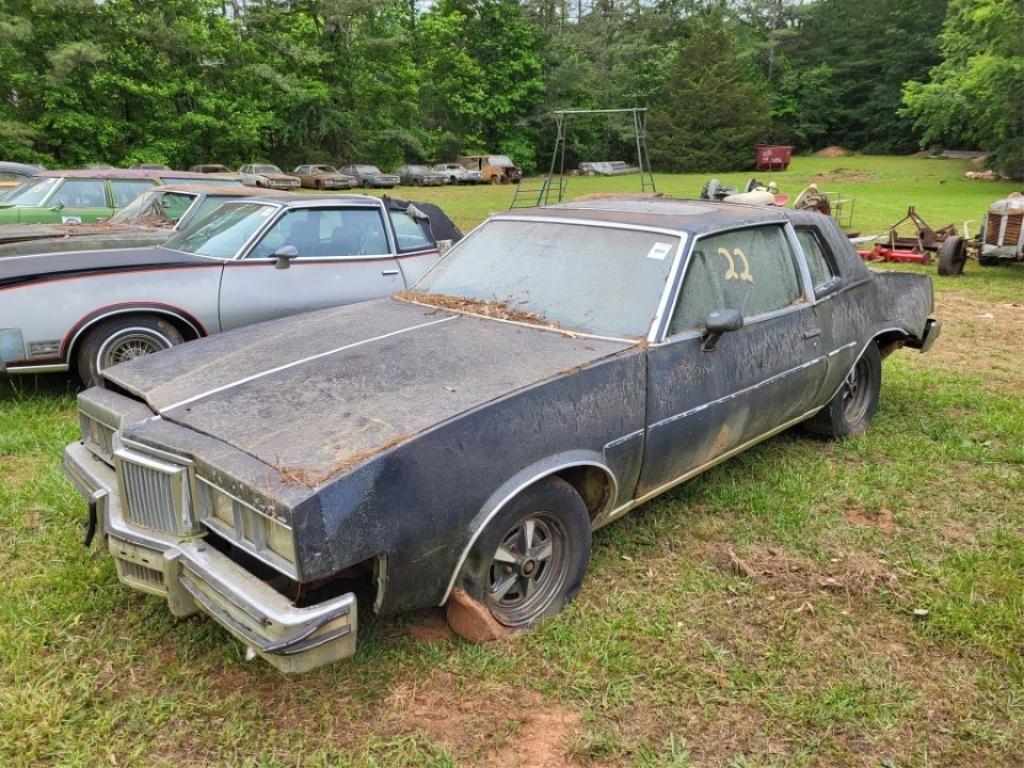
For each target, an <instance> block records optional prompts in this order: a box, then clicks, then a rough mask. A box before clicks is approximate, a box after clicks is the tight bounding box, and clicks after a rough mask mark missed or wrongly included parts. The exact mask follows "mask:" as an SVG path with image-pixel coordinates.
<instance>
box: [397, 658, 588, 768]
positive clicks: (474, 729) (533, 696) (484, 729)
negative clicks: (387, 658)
mask: <svg viewBox="0 0 1024 768" xmlns="http://www.w3.org/2000/svg"><path fill="white" fill-rule="evenodd" d="M383 710H384V711H386V712H390V713H392V714H391V715H389V716H387V717H386V718H385V722H384V723H383V725H386V726H387V730H388V732H395V731H399V732H420V733H423V734H425V735H426V736H427V737H428V738H429V739H430V741H431V742H432V743H434V744H437V745H439V746H442V747H445V748H447V749H449V750H450V751H451V752H452V753H453V754H456V755H460V756H464V757H465V758H466V764H468V765H482V766H493V768H499V766H500V767H502V768H503V767H504V766H509V765H515V766H518V767H519V768H562V766H570V765H573V762H572V760H571V756H570V752H569V746H570V743H571V741H572V738H573V737H574V736H575V735H577V734H579V733H580V732H581V731H582V726H581V719H580V716H579V714H577V713H576V712H573V711H571V710H567V709H565V708H563V707H560V706H558V705H555V704H552V703H551V702H548V701H546V700H545V699H544V698H543V697H542V696H541V695H540V694H539V693H537V692H535V691H529V690H527V691H524V690H522V689H512V688H509V687H507V686H499V685H494V684H488V683H486V682H483V681H481V682H480V683H478V684H476V685H474V686H466V685H465V680H464V679H462V678H458V677H456V676H455V675H452V674H449V673H437V674H434V675H432V676H431V677H430V678H428V679H427V680H426V681H422V682H421V683H420V684H419V685H417V684H415V683H410V684H407V685H400V686H398V687H396V688H395V689H394V690H393V691H392V692H391V694H390V695H389V696H388V697H387V699H386V701H385V702H384V706H383Z"/></svg>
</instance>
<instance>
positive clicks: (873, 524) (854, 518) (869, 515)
mask: <svg viewBox="0 0 1024 768" xmlns="http://www.w3.org/2000/svg"><path fill="white" fill-rule="evenodd" d="M843 517H845V518H846V521H847V522H850V523H853V524H854V525H859V526H862V527H864V528H881V529H882V530H883V531H885V532H886V533H892V532H893V531H895V530H896V528H897V526H896V521H895V520H894V519H893V516H892V512H890V511H889V510H888V509H847V510H844V512H843Z"/></svg>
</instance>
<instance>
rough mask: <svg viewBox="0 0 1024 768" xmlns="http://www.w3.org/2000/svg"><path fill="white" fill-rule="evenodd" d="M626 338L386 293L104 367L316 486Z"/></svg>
mask: <svg viewBox="0 0 1024 768" xmlns="http://www.w3.org/2000/svg"><path fill="white" fill-rule="evenodd" d="M631 346H632V344H631V343H630V342H625V341H609V340H603V339H593V338H588V337H577V336H572V335H569V334H564V333H560V332H558V331H553V330H548V329H541V328H532V327H527V326H522V325H518V324H513V323H508V322H502V321H499V320H491V319H487V318H480V317H474V316H469V315H463V314H457V313H452V312H448V311H445V310H440V309H435V308H431V307H424V306H420V305H416V304H410V303H407V302H403V301H400V300H398V299H394V298H387V299H380V300H377V301H371V302H366V303H363V304H353V305H348V306H344V307H336V308H332V309H327V310H320V311H318V312H312V313H308V314H304V315H296V316H293V317H289V318H284V319H281V320H276V321H271V322H267V323H261V324H257V325H252V326H247V327H245V328H241V329H238V330H236V331H232V332H230V333H226V334H220V335H219V336H215V337H211V338H208V339H203V340H200V341H198V342H193V343H189V344H186V345H184V346H182V347H175V348H172V349H170V350H167V351H165V352H162V353H160V354H158V355H153V356H151V357H146V358H139V359H137V360H134V361H132V362H130V363H126V364H124V365H120V366H117V367H115V368H112V369H110V370H108V371H106V372H105V376H106V378H107V379H109V380H110V381H111V382H113V383H114V384H115V385H117V386H118V387H121V388H122V389H124V390H127V391H129V392H131V393H133V394H135V395H136V396H138V397H141V398H142V399H144V400H145V401H146V402H147V403H148V405H149V406H150V407H151V408H152V409H153V410H154V411H155V412H156V413H158V414H159V415H160V416H161V417H162V418H163V419H165V420H167V421H171V422H174V423H177V424H180V425H182V426H186V427H189V428H191V429H193V430H196V431H198V432H202V433H204V434H206V435H209V436H211V437H214V438H217V439H218V440H221V441H223V442H225V443H227V444H229V445H232V446H234V447H236V448H238V449H240V450H242V451H244V452H245V453H247V454H249V455H251V456H253V457H255V458H257V459H259V460H261V461H263V462H264V463H266V464H268V465H270V466H272V467H274V468H275V469H277V470H278V471H279V472H280V473H281V474H282V475H284V476H286V477H289V478H293V479H296V480H297V481H299V482H303V483H305V484H306V485H309V486H311V487H312V486H316V485H319V484H321V483H323V482H324V481H326V480H327V479H329V478H331V477H334V476H337V475H340V474H342V473H344V472H345V471H348V470H349V469H351V468H353V467H355V466H357V465H359V464H362V463H363V462H366V461H369V460H370V459H372V458H373V457H375V456H376V455H377V454H379V453H382V452H384V451H386V450H388V449H389V448H391V447H394V446H397V445H399V444H401V443H403V442H405V441H407V440H409V439H411V438H413V437H415V436H416V435H417V434H419V433H421V432H423V431H425V430H428V429H430V428H431V427H434V426H436V425H438V424H440V423H442V422H444V421H446V420H448V419H450V418H452V417H455V416H457V415H459V414H460V413H464V412H466V411H470V410H473V409H475V408H478V407H480V406H482V405H484V404H485V403H488V402H490V401H493V400H496V399H498V398H501V397H504V396H506V395H508V394H510V393H512V392H515V391H517V390H521V389H523V388H525V387H529V386H531V385H533V384H536V383H538V382H541V381H544V380H546V379H550V378H553V377H556V376H558V375H560V374H566V373H569V372H572V371H574V370H576V369H578V368H581V367H583V366H585V365H587V364H589V363H591V362H593V361H595V360H598V359H600V358H602V357H605V356H608V355H612V354H615V353H616V352H619V351H622V350H625V349H628V348H629V347H631Z"/></svg>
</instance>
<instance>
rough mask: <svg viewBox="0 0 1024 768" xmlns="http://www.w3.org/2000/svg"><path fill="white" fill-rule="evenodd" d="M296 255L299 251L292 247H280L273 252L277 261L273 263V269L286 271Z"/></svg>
mask: <svg viewBox="0 0 1024 768" xmlns="http://www.w3.org/2000/svg"><path fill="white" fill-rule="evenodd" d="M298 255H299V249H298V248H296V247H295V246H294V245H282V246H281V247H280V248H278V249H277V250H276V251H274V258H275V259H277V261H276V262H274V269H288V267H290V266H291V262H292V259H294V258H296V257H297V256H298Z"/></svg>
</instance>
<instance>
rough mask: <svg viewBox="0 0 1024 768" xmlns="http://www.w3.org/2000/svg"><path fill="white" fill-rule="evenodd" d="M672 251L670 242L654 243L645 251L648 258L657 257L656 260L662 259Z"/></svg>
mask: <svg viewBox="0 0 1024 768" xmlns="http://www.w3.org/2000/svg"><path fill="white" fill-rule="evenodd" d="M671 252H672V243H655V244H654V245H652V246H651V250H649V251H648V252H647V258H648V259H657V260H658V261H664V260H665V257H666V256H668V255H669V254H670V253H671Z"/></svg>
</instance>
